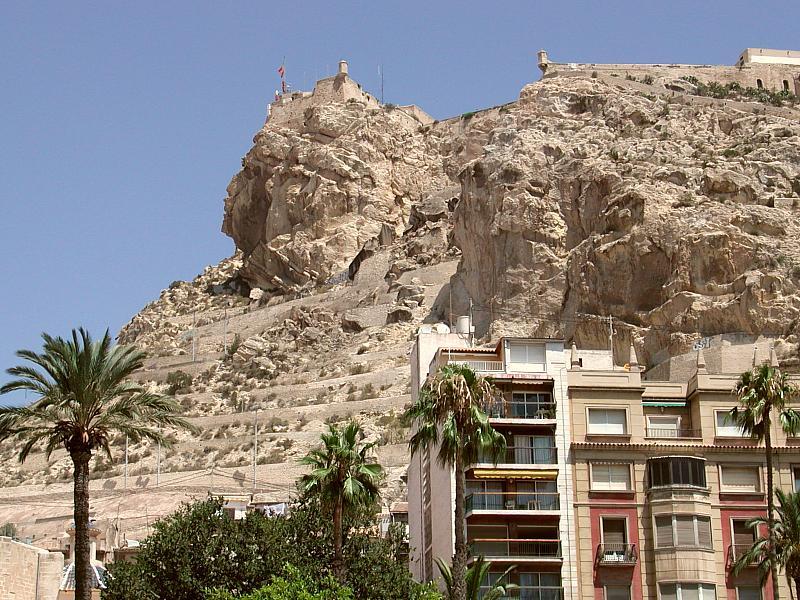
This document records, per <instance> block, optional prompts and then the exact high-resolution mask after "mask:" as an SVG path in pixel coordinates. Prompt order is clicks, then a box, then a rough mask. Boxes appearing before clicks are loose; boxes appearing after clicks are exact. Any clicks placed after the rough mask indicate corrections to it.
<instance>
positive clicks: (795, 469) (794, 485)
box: [792, 465, 800, 492]
mask: <svg viewBox="0 0 800 600" xmlns="http://www.w3.org/2000/svg"><path fill="white" fill-rule="evenodd" d="M795 473H797V475H795ZM798 475H800V465H792V491H794V492H800V486H798V485H797V482H799V481H800V477H798Z"/></svg>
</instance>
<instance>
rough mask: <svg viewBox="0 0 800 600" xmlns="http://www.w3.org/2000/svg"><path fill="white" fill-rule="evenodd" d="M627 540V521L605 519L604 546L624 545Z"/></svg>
mask: <svg viewBox="0 0 800 600" xmlns="http://www.w3.org/2000/svg"><path fill="white" fill-rule="evenodd" d="M626 538H627V536H626V535H625V519H613V518H609V519H606V518H604V519H603V543H604V544H624V543H625V540H626Z"/></svg>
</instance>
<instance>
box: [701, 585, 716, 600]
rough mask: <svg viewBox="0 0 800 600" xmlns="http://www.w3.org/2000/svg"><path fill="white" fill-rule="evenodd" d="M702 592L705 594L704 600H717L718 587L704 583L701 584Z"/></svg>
mask: <svg viewBox="0 0 800 600" xmlns="http://www.w3.org/2000/svg"><path fill="white" fill-rule="evenodd" d="M700 591H701V592H702V593H703V599H702V600H717V586H715V585H709V584H707V583H702V584H700Z"/></svg>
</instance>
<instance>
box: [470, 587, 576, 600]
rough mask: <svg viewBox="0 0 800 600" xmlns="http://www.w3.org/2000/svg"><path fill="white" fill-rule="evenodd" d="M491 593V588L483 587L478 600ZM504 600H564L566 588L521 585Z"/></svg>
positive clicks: (509, 592) (508, 593)
mask: <svg viewBox="0 0 800 600" xmlns="http://www.w3.org/2000/svg"><path fill="white" fill-rule="evenodd" d="M489 591H490V588H489V587H482V588H481V589H480V590H479V592H478V598H483V597H484V596H485V595H486V594H488V593H489ZM503 598H515V599H516V600H563V598H564V588H562V587H554V586H532V585H520V586H517V587H516V588H515V589H513V590H509V591H508V592H506V595H505V596H503Z"/></svg>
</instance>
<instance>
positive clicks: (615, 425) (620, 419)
mask: <svg viewBox="0 0 800 600" xmlns="http://www.w3.org/2000/svg"><path fill="white" fill-rule="evenodd" d="M589 433H595V434H600V435H621V434H625V433H627V427H626V423H625V409H609V408H590V409H589Z"/></svg>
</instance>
